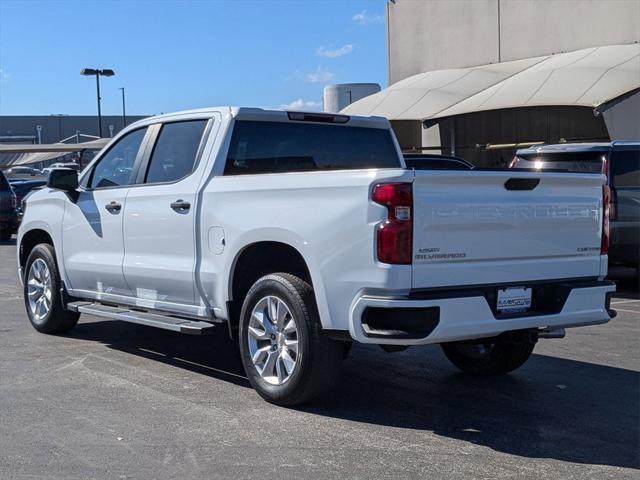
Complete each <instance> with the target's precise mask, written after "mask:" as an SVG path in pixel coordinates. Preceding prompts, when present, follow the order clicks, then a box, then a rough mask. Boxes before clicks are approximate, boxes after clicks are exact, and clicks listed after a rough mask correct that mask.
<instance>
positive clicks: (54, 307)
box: [23, 243, 80, 334]
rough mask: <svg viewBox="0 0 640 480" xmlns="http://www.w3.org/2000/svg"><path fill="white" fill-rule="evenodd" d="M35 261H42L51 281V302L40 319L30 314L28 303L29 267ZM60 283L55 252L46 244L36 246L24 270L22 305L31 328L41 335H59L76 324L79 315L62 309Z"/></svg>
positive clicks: (32, 313)
mask: <svg viewBox="0 0 640 480" xmlns="http://www.w3.org/2000/svg"><path fill="white" fill-rule="evenodd" d="M37 260H42V261H44V263H45V264H46V266H47V268H48V269H49V278H50V279H51V288H50V292H51V295H50V296H51V300H50V308H49V310H48V312H47V313H46V314H44V315H43V316H42V317H41V318H37V316H36V315H35V314H34V312H32V310H31V305H30V301H29V284H28V278H29V272H30V270H31V266H32V265H33V263H34V262H36V261H37ZM61 285H62V282H61V281H60V273H59V272H58V265H57V263H56V257H55V250H54V249H53V247H52V246H51V245H49V244H46V243H41V244H39V245H36V246H35V247H34V249H33V250H31V253H30V254H29V258H27V262H26V264H25V269H24V293H23V295H24V304H25V308H26V309H27V315H28V316H29V321H30V322H31V325H33V328H35V329H36V330H37V331H39V332H41V333H48V334H60V333H65V332H68V331H69V330H71V329H72V328H73V327H75V326H76V323H78V318H79V317H80V314H79V313H76V312H71V311H69V310H64V309H63V307H62V299H61V296H60V287H61Z"/></svg>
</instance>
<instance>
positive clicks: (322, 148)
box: [224, 120, 401, 175]
mask: <svg viewBox="0 0 640 480" xmlns="http://www.w3.org/2000/svg"><path fill="white" fill-rule="evenodd" d="M400 167H401V160H400V158H399V155H398V152H397V150H396V147H395V143H394V141H393V137H392V135H391V132H390V131H389V130H387V129H381V128H367V127H351V126H346V125H326V124H317V123H293V122H270V121H254V120H237V121H236V122H235V126H234V129H233V134H232V136H231V144H230V146H229V153H228V155H227V162H226V166H225V171H224V174H225V175H248V174H261V173H285V172H311V171H320V170H352V169H369V168H400Z"/></svg>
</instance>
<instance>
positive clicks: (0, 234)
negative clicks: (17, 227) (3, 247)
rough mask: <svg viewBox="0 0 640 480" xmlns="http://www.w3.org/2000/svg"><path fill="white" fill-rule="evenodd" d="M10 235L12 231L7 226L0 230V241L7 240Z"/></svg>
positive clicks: (9, 238)
mask: <svg viewBox="0 0 640 480" xmlns="http://www.w3.org/2000/svg"><path fill="white" fill-rule="evenodd" d="M11 235H13V232H12V231H11V229H9V228H5V229H4V230H0V242H8V241H9V240H11Z"/></svg>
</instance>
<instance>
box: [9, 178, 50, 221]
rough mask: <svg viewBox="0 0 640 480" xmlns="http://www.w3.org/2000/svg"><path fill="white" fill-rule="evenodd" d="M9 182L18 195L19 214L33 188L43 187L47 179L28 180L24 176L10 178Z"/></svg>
mask: <svg viewBox="0 0 640 480" xmlns="http://www.w3.org/2000/svg"><path fill="white" fill-rule="evenodd" d="M8 180H9V184H10V185H11V188H13V192H14V193H15V195H16V204H17V208H18V214H21V213H22V202H23V200H24V199H25V198H26V197H27V195H28V194H29V193H31V192H32V191H33V190H36V189H40V188H43V187H45V186H46V185H47V181H46V180H27V179H23V178H9V179H8Z"/></svg>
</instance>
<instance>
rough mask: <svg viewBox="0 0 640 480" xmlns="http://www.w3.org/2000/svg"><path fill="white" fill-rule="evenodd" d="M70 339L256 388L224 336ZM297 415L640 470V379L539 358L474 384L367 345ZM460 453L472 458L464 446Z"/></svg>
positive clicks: (110, 330)
mask: <svg viewBox="0 0 640 480" xmlns="http://www.w3.org/2000/svg"><path fill="white" fill-rule="evenodd" d="M70 337H72V338H77V339H84V340H90V341H98V342H101V343H103V344H105V345H107V346H108V347H109V348H113V349H116V350H118V351H123V352H127V353H129V354H134V355H137V356H140V357H144V358H148V359H151V360H154V361H159V362H163V363H165V364H169V365H173V366H176V367H179V368H182V369H186V370H189V371H193V372H196V373H198V374H203V375H208V376H209V377H211V378H215V379H218V380H222V381H225V382H231V383H233V384H235V385H240V386H245V387H249V383H248V381H247V380H246V377H245V374H244V371H243V368H242V364H241V363H240V358H239V353H238V348H237V345H236V343H235V342H231V341H229V340H228V338H227V335H226V331H225V329H224V328H221V329H220V331H219V332H218V333H216V334H215V335H213V336H208V337H186V336H181V335H179V334H173V333H171V332H165V331H161V330H154V329H150V328H147V327H142V326H138V325H132V324H127V323H123V322H117V321H95V322H90V323H82V322H81V323H80V324H78V326H77V327H76V328H75V329H74V330H73V333H72V334H71V335H70ZM247 395H254V394H253V393H251V392H249V391H247ZM297 410H298V411H301V412H306V413H308V414H312V415H321V416H324V417H333V418H336V419H342V420H349V421H352V422H359V423H363V424H369V425H378V426H383V427H391V428H399V429H406V434H405V433H401V435H402V436H403V438H405V437H406V438H405V440H406V442H407V443H412V440H411V438H412V437H413V438H415V441H413V443H416V442H424V437H423V436H419V435H418V434H419V432H420V431H430V432H433V433H435V434H436V435H440V436H443V437H448V438H451V439H458V440H463V441H465V442H469V443H472V444H476V445H481V446H486V447H488V448H491V449H493V450H495V451H498V452H503V453H507V454H511V455H518V456H522V457H530V458H549V459H556V460H561V461H567V462H575V463H585V464H601V465H611V466H617V467H626V468H638V466H639V463H640V462H639V458H638V446H639V445H640V439H639V433H638V430H639V425H640V374H639V373H638V372H635V371H632V370H626V369H622V368H614V367H608V366H603V365H596V364H592V363H586V362H580V361H574V360H567V359H562V358H556V357H550V356H545V355H536V354H534V355H533V356H532V358H531V359H530V360H529V361H528V362H527V364H526V365H525V366H524V367H522V368H521V369H520V370H518V371H517V372H515V373H513V374H511V375H507V376H505V377H501V378H495V379H475V378H470V377H467V376H465V375H463V374H459V373H457V371H456V370H455V369H454V368H453V367H452V366H450V365H449V363H448V362H447V361H446V359H445V358H444V356H443V355H442V354H441V353H440V349H439V348H437V347H423V348H413V349H409V350H407V351H406V352H402V353H396V354H392V355H387V354H385V353H383V352H382V351H381V350H380V349H378V348H377V347H371V346H364V345H358V346H357V347H355V348H354V349H352V352H351V354H350V358H349V359H348V360H347V361H345V362H344V364H343V369H342V375H341V380H340V381H339V383H338V385H337V387H336V389H335V390H334V391H333V392H332V393H331V394H330V395H329V396H328V398H327V399H325V400H323V401H321V402H318V403H317V404H314V405H310V406H305V407H301V408H298V409H297ZM416 432H418V434H416ZM459 450H460V453H458V455H464V447H462V448H460V449H459Z"/></svg>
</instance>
